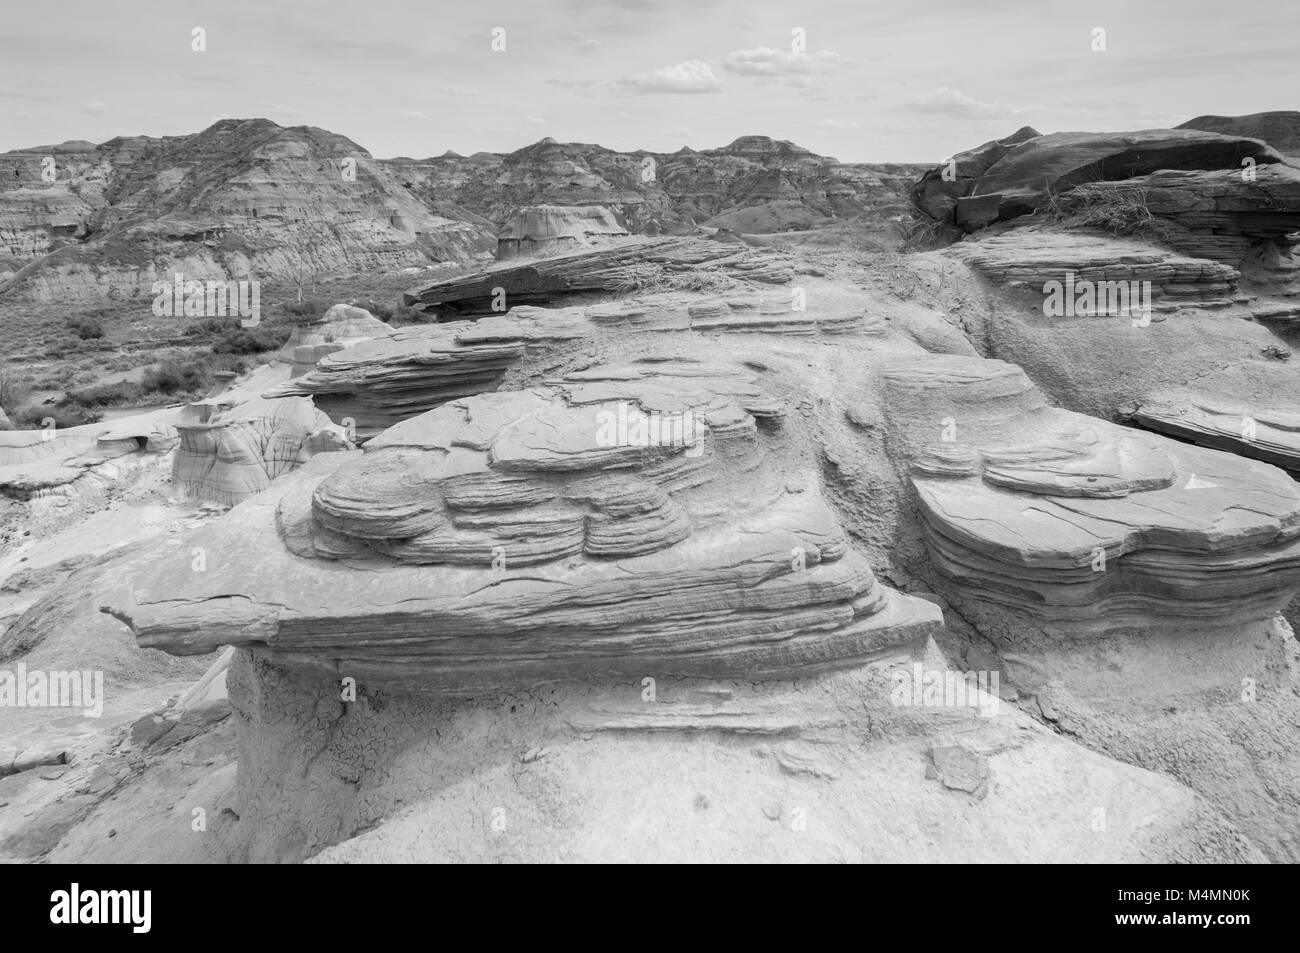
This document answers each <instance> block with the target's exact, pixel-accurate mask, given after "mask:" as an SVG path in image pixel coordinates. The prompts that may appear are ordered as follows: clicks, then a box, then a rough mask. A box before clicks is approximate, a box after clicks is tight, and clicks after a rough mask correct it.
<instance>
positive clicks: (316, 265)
mask: <svg viewBox="0 0 1300 953" xmlns="http://www.w3.org/2000/svg"><path fill="white" fill-rule="evenodd" d="M47 158H49V159H52V160H53V162H54V168H55V171H56V173H57V178H56V180H55V181H54V182H48V183H47V182H44V181H42V179H41V170H42V163H43V162H45V161H46V159H47ZM0 171H3V172H4V173H5V174H6V175H12V172H14V171H17V172H19V173H20V176H19V177H18V178H17V179H9V180H5V179H4V176H0V257H8V258H11V259H13V261H14V263H15V264H16V265H18V266H19V267H18V268H17V270H16V272H15V273H14V274H13V275H12V276H11V278H10V280H9V281H7V282H3V283H0V291H4V290H7V289H12V291H11V293H13V294H21V295H24V296H26V297H29V298H32V299H35V300H38V301H45V302H51V301H59V302H63V303H66V302H67V301H69V300H76V299H80V300H93V299H96V298H100V297H106V296H108V295H110V294H112V295H118V296H121V297H123V298H130V297H134V296H137V295H141V296H151V295H152V294H153V293H154V292H153V291H152V290H151V289H152V287H153V285H154V283H155V282H159V281H161V282H167V283H169V282H171V281H172V280H173V276H174V274H175V273H178V272H180V273H183V274H184V276H185V278H186V279H194V280H206V279H214V280H225V279H232V278H233V279H258V280H261V281H266V280H267V279H269V278H273V277H274V278H281V279H289V280H295V279H301V277H302V276H303V275H305V274H319V273H321V272H326V271H335V272H344V271H352V272H359V271H380V270H395V269H397V268H400V267H403V266H415V265H422V264H426V263H427V262H428V261H429V260H430V259H431V258H432V259H436V260H439V261H468V260H470V259H471V258H474V257H476V256H479V255H486V254H489V253H490V252H491V251H492V250H493V247H494V245H495V241H494V238H493V235H492V232H491V230H490V229H487V228H484V227H483V226H481V225H479V224H476V223H474V222H472V221H464V220H457V219H453V218H450V217H447V216H444V215H443V214H440V213H439V212H437V211H435V210H434V209H432V208H431V207H430V206H429V205H427V204H425V203H424V202H423V201H421V200H420V199H419V198H417V197H416V196H415V195H413V194H412V193H411V191H410V190H409V189H407V188H405V187H404V185H403V184H402V183H401V182H399V181H398V180H397V178H396V177H395V176H394V174H393V172H392V171H390V169H389V168H388V167H387V166H386V165H384V164H383V163H381V162H378V161H376V160H375V159H374V158H372V157H371V155H370V153H369V152H367V151H366V150H365V149H364V148H362V147H361V146H359V145H358V144H357V143H355V142H353V141H352V140H350V139H347V138H346V137H344V136H340V135H337V134H335V133H331V132H327V131H326V130H323V129H317V128H313V127H310V126H296V127H292V128H284V127H281V126H279V125H277V124H275V123H273V122H271V121H269V120H266V119H223V120H220V121H218V122H216V123H214V124H213V125H212V126H209V127H208V128H207V129H204V130H203V131H202V132H198V133H195V134H193V135H188V136H168V137H165V138H161V139H151V138H147V137H143V136H141V137H136V138H134V139H131V140H121V139H115V140H111V141H109V142H106V143H103V144H101V145H99V146H94V147H92V149H91V150H90V151H89V152H86V153H79V152H75V151H74V152H71V153H60V154H57V155H52V156H48V157H47V156H45V155H42V154H40V153H33V152H30V151H26V152H24V153H22V154H13V153H10V154H7V155H5V156H0ZM15 181H16V182H18V183H19V184H20V186H21V188H19V189H16V190H10V189H8V188H6V187H7V186H8V185H9V184H10V182H15ZM73 239H78V240H75V241H74V240H73Z"/></svg>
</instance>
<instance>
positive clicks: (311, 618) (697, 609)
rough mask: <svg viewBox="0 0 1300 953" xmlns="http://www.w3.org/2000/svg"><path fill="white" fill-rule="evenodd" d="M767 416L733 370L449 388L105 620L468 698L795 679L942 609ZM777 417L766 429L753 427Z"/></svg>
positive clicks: (165, 562)
mask: <svg viewBox="0 0 1300 953" xmlns="http://www.w3.org/2000/svg"><path fill="white" fill-rule="evenodd" d="M782 414H783V407H782V405H781V403H780V401H777V400H775V399H774V398H773V397H771V396H769V395H767V394H764V393H763V392H762V391H761V390H760V389H759V388H758V387H757V385H756V382H755V381H754V379H753V377H752V374H751V372H748V371H746V370H745V369H744V368H743V367H742V366H732V365H719V364H708V363H701V362H696V361H689V360H678V361H664V360H656V361H649V362H645V363H632V364H627V365H618V366H611V367H603V368H593V369H590V370H587V371H583V372H579V373H575V374H571V375H569V376H567V377H565V378H564V379H562V380H559V381H556V382H555V383H554V384H552V385H549V386H546V387H540V388H536V389H534V390H531V391H524V392H510V393H502V394H486V395H482V396H479V397H473V398H467V399H464V400H458V401H455V402H453V403H450V404H447V405H446V406H443V407H441V408H439V409H437V410H434V411H431V412H429V413H427V414H423V415H421V416H419V417H415V418H413V419H411V420H408V421H406V422H404V423H402V424H400V425H398V426H396V427H393V428H391V429H390V430H388V431H387V432H385V433H384V434H383V435H382V436H381V437H379V438H377V439H376V440H372V441H371V442H370V443H369V444H368V445H367V447H366V450H365V451H364V452H354V453H342V454H322V455H319V456H317V457H315V458H314V459H312V460H311V461H310V462H309V463H308V464H307V465H306V466H304V467H303V468H302V469H301V470H300V471H299V472H298V473H295V474H292V475H290V476H288V477H286V478H284V479H282V480H280V481H277V482H276V483H275V484H273V485H272V486H271V488H270V489H269V490H268V491H267V492H265V493H263V494H262V495H260V496H258V497H257V498H256V499H253V500H250V501H248V502H246V503H245V504H244V505H242V506H240V507H237V508H236V509H235V510H233V511H232V512H231V513H229V514H227V515H226V516H225V517H224V518H222V519H221V520H219V521H217V522H215V523H212V524H209V525H208V526H207V527H204V528H203V529H201V530H199V531H198V532H197V533H196V534H195V535H194V536H193V537H192V538H191V540H190V541H189V542H187V544H186V545H193V546H201V547H206V550H207V552H209V553H211V554H215V553H223V554H226V555H225V557H224V558H223V559H222V560H221V565H220V567H219V568H216V569H214V567H213V559H211V558H210V559H209V564H208V570H209V571H208V572H206V573H192V572H191V571H190V570H189V568H188V566H187V565H184V564H181V563H178V562H177V561H176V560H175V559H170V558H157V557H146V558H145V562H144V563H142V564H141V566H140V567H139V572H138V573H137V574H136V576H135V582H134V585H133V586H132V587H131V589H130V591H124V592H117V593H114V594H113V595H112V596H111V597H110V598H108V599H107V600H106V607H107V609H106V611H110V612H111V613H112V614H114V615H116V616H117V617H119V618H121V619H123V620H124V621H126V622H127V623H128V624H129V625H131V627H132V628H133V630H134V631H135V632H136V634H137V637H138V638H139V640H140V642H141V644H142V645H148V646H152V647H157V648H161V649H163V650H165V651H168V652H172V653H177V654H187V653H195V652H207V651H210V650H211V649H212V648H214V647H215V646H217V645H221V644H233V645H241V646H250V647H253V648H254V649H255V650H256V652H257V653H258V654H261V655H264V656H265V657H266V658H268V659H271V660H274V661H278V662H282V663H286V664H290V665H296V666H309V667H313V668H316V669H318V670H321V671H329V672H345V673H349V674H353V673H355V675H356V677H358V678H361V679H365V680H367V681H368V682H371V683H374V682H380V683H384V684H389V685H400V686H402V687H403V688H404V689H406V690H416V691H436V692H439V693H445V694H457V695H469V694H475V693H481V692H484V691H494V690H498V689H518V688H524V687H529V686H537V685H542V684H546V683H552V682H559V681H573V680H580V679H586V678H593V677H606V676H631V675H636V676H637V677H640V676H641V675H642V674H643V673H645V672H649V671H654V672H656V673H662V674H664V675H689V676H709V677H714V676H725V677H746V678H764V677H790V676H792V675H793V674H795V673H797V672H799V671H803V670H822V669H825V668H828V667H836V666H848V665H854V664H858V663H860V662H861V661H862V660H863V659H864V658H865V657H867V656H869V655H870V654H871V653H872V652H875V651H878V650H880V649H881V648H883V647H886V646H896V645H900V644H910V643H911V642H912V641H913V640H915V639H917V638H918V637H921V636H923V635H924V634H925V633H927V632H929V631H931V630H932V629H933V628H934V627H935V626H936V625H938V622H939V612H938V609H937V607H936V606H934V605H933V604H932V603H928V602H924V601H921V600H914V599H911V598H909V597H906V596H903V595H901V594H899V593H896V592H893V591H891V590H888V589H886V588H884V587H882V586H881V585H880V584H879V583H878V582H877V581H876V579H875V577H874V575H873V574H872V572H871V569H870V567H869V565H868V564H867V561H866V560H865V559H864V558H863V557H862V556H861V555H860V554H859V553H858V552H857V551H856V550H855V549H853V547H852V546H851V545H850V543H849V540H848V538H847V536H846V534H845V533H844V531H843V529H842V528H841V527H840V526H839V524H838V522H837V521H836V519H835V517H834V515H833V514H832V513H831V511H830V509H829V508H828V506H827V504H826V502H825V500H824V499H823V498H822V495H821V492H820V490H819V488H818V487H819V478H818V475H817V472H816V469H815V467H814V466H811V465H810V466H808V467H806V468H804V467H798V468H785V467H780V466H774V465H772V463H773V462H774V461H771V460H770V458H769V453H770V450H771V448H770V447H769V446H768V443H769V440H770V438H768V437H765V433H766V432H768V429H769V428H773V427H776V426H778V424H779V420H780V418H781V415H782ZM760 419H762V420H765V421H767V423H765V424H764V426H763V427H762V428H760V427H759V426H758V420H760Z"/></svg>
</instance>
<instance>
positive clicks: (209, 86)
mask: <svg viewBox="0 0 1300 953" xmlns="http://www.w3.org/2000/svg"><path fill="white" fill-rule="evenodd" d="M195 31H202V32H201V33H199V34H198V36H199V37H200V38H201V39H202V43H199V41H198V39H196V32H195ZM1098 31H1102V32H1098ZM1297 38H1300V4H1297V3H1294V2H1291V3H1279V4H1267V5H1265V4H1246V3H1223V2H1222V0H1215V2H1207V0H1127V2H1111V0H1089V2H1079V0H1075V2H1072V3H1067V2H1059V0H1023V2H1021V0H980V2H977V3H972V2H962V0H946V2H931V0H905V2H893V3H888V4H886V3H880V2H877V0H835V2H827V0H809V2H800V3H785V2H779V0H472V2H467V0H364V2H362V0H347V2H337V0H322V2H307V0H111V2H109V0H59V2H57V3H18V2H15V3H9V4H6V6H5V11H4V17H3V18H2V19H0V151H7V150H10V149H17V148H24V147H31V146H36V145H45V144H52V143H58V142H63V141H66V140H70V139H86V140H90V141H92V142H102V141H104V140H106V139H110V138H112V137H114V136H119V135H152V136H160V135H182V134H186V133H192V132H197V131H199V130H200V129H203V128H205V127H207V126H209V125H211V124H212V123H213V122H215V121H216V120H218V119H222V118H252V117H265V118H268V119H271V120H273V121H275V122H277V123H280V124H281V125H286V126H292V125H311V126H319V127H322V128H325V129H328V130H330V131H332V132H336V133H340V134H342V135H345V136H347V137H349V138H350V139H352V140H354V141H355V142H357V143H359V144H360V145H361V146H363V147H365V148H366V149H368V150H369V151H370V152H371V153H372V154H373V155H375V156H377V157H380V158H391V157H394V156H399V155H405V156H411V157H417V158H422V157H426V156H432V155H438V154H440V153H442V152H444V151H446V150H448V149H451V150H454V151H456V152H460V153H462V154H465V155H468V154H470V153H473V152H477V151H480V150H488V151H492V152H509V151H513V150H514V149H518V148H521V147H523V146H525V145H528V144H530V143H533V142H536V141H537V140H538V139H541V138H543V137H545V136H550V137H552V138H555V139H557V140H559V141H561V142H594V143H599V144H601V145H604V146H607V147H610V148H613V149H619V150H625V151H630V150H633V149H638V148H643V149H649V150H652V151H656V152H672V151H676V150H677V149H679V148H680V147H682V146H690V147H691V148H694V149H707V148H714V147H717V146H721V145H725V144H727V143H729V142H731V141H732V140H733V139H735V138H736V137H738V136H742V135H767V136H771V137H773V138H775V139H790V140H792V141H794V142H797V143H799V144H800V145H802V146H806V147H807V148H809V149H812V150H813V151H814V152H818V153H821V154H823V155H831V156H835V157H837V158H839V159H840V160H841V161H844V162H924V163H937V162H940V161H942V160H943V159H944V158H946V157H947V156H949V155H951V154H953V153H954V152H958V151H961V150H963V149H967V148H970V147H972V146H975V145H978V144H979V143H981V142H985V141H987V140H989V139H994V138H1000V137H1002V136H1004V135H1006V134H1008V133H1010V132H1013V131H1014V130H1016V129H1017V128H1019V127H1020V126H1023V125H1031V126H1033V127H1034V128H1036V129H1037V130H1038V131H1039V132H1059V131H1065V130H1077V129H1081V130H1125V129H1149V128H1162V127H1169V126H1172V125H1177V124H1178V123H1181V122H1184V121H1186V120H1188V119H1191V118H1193V117H1194V116H1198V115H1204V114H1218V115H1241V114H1245V113H1253V112H1263V111H1266V110H1274V109H1296V108H1300V102H1298V101H1297V100H1298V99H1300V93H1297V90H1298V89H1300V82H1298V80H1300V55H1297V53H1298V50H1297ZM198 46H203V47H204V48H203V49H197V48H196V47H198Z"/></svg>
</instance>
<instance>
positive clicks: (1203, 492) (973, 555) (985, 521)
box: [883, 356, 1300, 634]
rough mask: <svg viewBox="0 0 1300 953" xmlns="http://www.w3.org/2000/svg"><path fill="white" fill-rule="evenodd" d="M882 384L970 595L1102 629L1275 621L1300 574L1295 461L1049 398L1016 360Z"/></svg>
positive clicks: (888, 377) (957, 578)
mask: <svg viewBox="0 0 1300 953" xmlns="http://www.w3.org/2000/svg"><path fill="white" fill-rule="evenodd" d="M883 379H884V384H885V388H886V396H887V400H888V403H889V407H890V415H891V421H892V428H893V432H894V434H895V437H896V439H897V440H898V441H899V444H900V446H901V447H902V448H903V449H902V453H903V455H904V456H905V457H906V458H907V459H909V460H910V465H911V469H912V477H911V479H912V485H913V487H914V488H915V490H916V493H917V497H918V499H919V502H920V506H921V512H922V516H923V520H924V527H925V535H926V541H927V544H928V548H929V552H930V557H931V560H932V562H933V563H934V565H935V566H936V567H937V568H938V570H939V571H940V572H941V573H942V574H943V575H944V576H945V577H946V578H947V579H948V580H949V582H950V583H951V584H952V585H953V586H954V587H955V589H956V590H957V591H958V592H959V593H960V594H961V595H962V596H964V597H970V598H974V599H977V600H980V601H986V602H992V603H996V604H998V605H1002V606H1007V607H1011V608H1013V609H1016V610H1018V611H1020V612H1022V613H1025V614H1027V615H1029V616H1031V617H1033V618H1037V619H1040V620H1043V621H1045V622H1048V623H1050V624H1053V625H1057V626H1060V627H1062V628H1063V629H1067V630H1068V629H1071V628H1077V629H1078V630H1079V631H1080V632H1087V633H1091V634H1095V633H1097V632H1099V631H1101V632H1104V631H1107V630H1110V629H1115V628H1121V627H1124V626H1151V625H1173V626H1177V625H1184V624H1186V623H1187V622H1188V621H1189V620H1199V621H1201V622H1204V621H1206V620H1212V619H1233V620H1239V621H1249V620H1252V619H1265V618H1268V617H1269V616H1271V615H1272V614H1273V613H1275V612H1277V611H1279V610H1280V609H1281V608H1282V607H1283V606H1285V605H1286V603H1287V602H1288V601H1289V600H1290V598H1291V594H1292V593H1293V592H1294V589H1295V587H1296V585H1297V584H1298V583H1300V489H1297V487H1296V485H1295V483H1293V482H1292V481H1291V480H1290V479H1289V478H1288V477H1287V476H1286V474H1284V473H1283V472H1282V471H1280V470H1277V469H1275V468H1273V467H1270V466H1267V465H1265V464H1262V463H1256V462H1253V461H1249V460H1244V459H1241V458H1240V457H1234V456H1231V455H1228V454H1223V453H1218V452H1216V451H1212V450H1206V449H1202V448H1199V447H1193V446H1188V445H1184V444H1179V443H1174V442H1172V441H1168V440H1164V439H1161V438H1159V437H1156V436H1153V435H1151V434H1146V433H1142V432H1140V431H1135V430H1130V429H1127V428H1124V427H1120V426H1117V425H1114V424H1110V423H1107V422H1105V421H1099V420H1093V419H1090V418H1087V417H1083V416H1081V415H1078V414H1073V413H1069V412H1067V411H1060V410H1056V409H1054V408H1051V407H1048V406H1047V405H1046V403H1045V401H1044V400H1043V397H1042V395H1041V394H1040V393H1039V392H1038V391H1037V389H1036V388H1035V387H1034V386H1033V385H1032V384H1031V383H1030V382H1029V380H1028V378H1027V377H1026V376H1025V374H1024V372H1023V371H1021V370H1020V369H1019V368H1017V367H1015V366H1014V365H1010V364H1005V363H1003V362H1001V361H986V360H980V359H974V358H962V357H947V356H944V357H932V358H927V359H923V360H918V361H915V362H911V363H906V364H904V365H902V366H897V367H892V368H890V369H888V370H886V371H884V372H883ZM1031 435H1032V436H1031Z"/></svg>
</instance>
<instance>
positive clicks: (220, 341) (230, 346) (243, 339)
mask: <svg viewBox="0 0 1300 953" xmlns="http://www.w3.org/2000/svg"><path fill="white" fill-rule="evenodd" d="M287 340H289V330H288V329H287V328H279V329H276V328H239V329H238V330H235V331H228V332H226V333H225V334H223V335H221V337H219V338H217V339H216V340H215V341H214V342H212V353H213V354H257V353H259V352H261V351H274V350H275V349H276V348H278V347H280V346H282V345H283V344H284V342H285V341H287Z"/></svg>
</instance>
